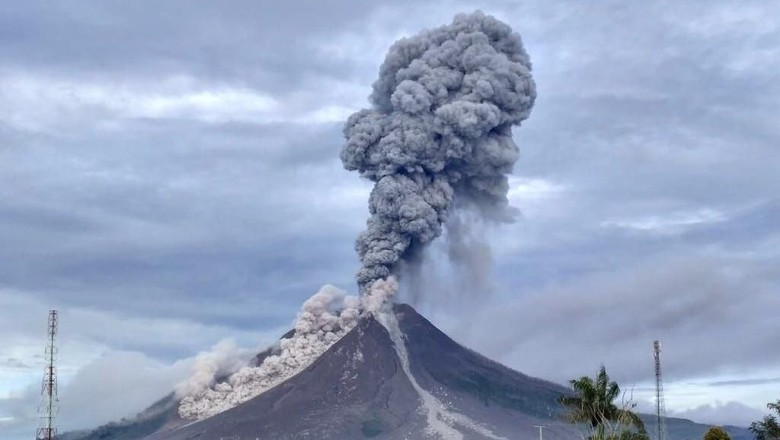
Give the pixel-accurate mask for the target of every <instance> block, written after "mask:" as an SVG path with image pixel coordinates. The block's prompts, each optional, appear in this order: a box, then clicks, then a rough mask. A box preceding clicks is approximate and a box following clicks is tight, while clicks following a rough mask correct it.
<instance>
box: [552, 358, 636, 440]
mask: <svg viewBox="0 0 780 440" xmlns="http://www.w3.org/2000/svg"><path fill="white" fill-rule="evenodd" d="M569 384H571V387H572V389H573V390H574V392H575V395H573V396H561V398H560V402H561V404H563V405H564V406H565V407H567V408H568V409H569V413H568V414H567V416H568V419H569V420H570V421H571V422H572V423H582V422H584V423H588V424H589V425H590V428H591V430H592V432H593V433H594V435H593V436H591V438H592V439H593V440H606V439H605V430H606V428H607V427H613V426H614V425H613V423H614V424H615V425H617V426H620V425H629V426H630V425H633V426H635V427H636V428H637V429H638V431H639V433H640V434H644V433H645V425H644V423H642V420H641V419H640V418H639V416H637V415H636V414H634V413H633V412H631V411H629V410H628V409H626V407H627V406H629V403H630V402H629V403H626V404H624V405H623V407H621V408H619V407H618V406H617V405H615V404H614V403H613V402H614V401H615V399H617V398H618V397H619V396H620V387H619V386H618V384H617V383H616V382H610V381H609V376H607V371H606V369H605V368H604V366H603V365H602V366H601V370H600V371H599V375H598V376H597V377H596V380H595V381H594V380H593V379H591V378H590V377H588V376H582V377H581V378H579V379H573V380H570V381H569ZM634 406H636V404H630V407H631V408H633V407H634ZM621 435H622V433H621ZM609 437H612V436H609Z"/></svg>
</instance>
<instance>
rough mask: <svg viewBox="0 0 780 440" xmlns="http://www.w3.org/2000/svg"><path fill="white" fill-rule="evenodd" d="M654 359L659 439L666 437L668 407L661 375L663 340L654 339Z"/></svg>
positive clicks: (662, 439) (663, 439)
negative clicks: (665, 403) (665, 401)
mask: <svg viewBox="0 0 780 440" xmlns="http://www.w3.org/2000/svg"><path fill="white" fill-rule="evenodd" d="M653 359H654V360H655V414H656V426H657V427H658V440H665V438H666V426H665V425H666V420H665V419H666V407H665V405H664V383H663V379H662V377H661V342H660V341H653Z"/></svg>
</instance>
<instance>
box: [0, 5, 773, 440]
mask: <svg viewBox="0 0 780 440" xmlns="http://www.w3.org/2000/svg"><path fill="white" fill-rule="evenodd" d="M326 3H327V4H326ZM770 4H772V5H774V6H770ZM475 9H482V10H483V11H484V12H486V13H488V14H492V15H495V16H496V17H498V18H499V19H501V20H503V21H505V22H507V23H508V24H510V25H511V26H512V27H513V28H514V29H515V30H517V31H518V32H519V33H520V34H521V35H522V37H523V41H524V43H525V45H526V49H527V51H528V52H529V54H530V56H531V59H532V61H533V65H534V77H535V79H536V83H537V87H538V99H537V101H536V106H535V108H534V111H533V113H532V114H531V117H530V119H529V120H527V121H526V122H525V123H524V124H523V126H522V127H521V128H519V129H516V130H515V136H514V137H515V140H516V142H517V143H518V145H519V146H520V148H521V159H520V161H519V162H518V165H517V166H516V168H515V173H514V177H513V178H512V179H511V190H510V200H511V204H512V205H513V206H515V207H517V208H518V209H519V210H520V212H521V216H520V217H519V218H518V221H516V222H515V223H513V224H507V225H501V226H499V227H488V228H486V230H485V237H486V240H487V241H488V242H489V243H490V244H491V246H492V248H493V254H492V260H493V268H492V275H491V276H490V277H489V279H490V283H489V284H490V285H489V286H483V288H480V289H468V290H466V289H463V288H462V287H459V286H462V285H463V284H461V283H458V282H456V280H453V279H451V277H450V276H449V272H448V271H447V269H446V265H445V264H431V265H430V267H431V270H432V274H431V275H430V277H431V279H432V280H436V283H434V284H435V285H437V286H438V287H437V288H431V289H430V291H429V292H426V293H425V294H424V295H421V296H419V297H413V298H412V297H410V296H408V295H407V296H406V297H404V296H403V295H404V294H403V292H402V293H401V295H402V299H405V300H407V301H413V302H414V305H415V306H417V308H418V309H419V310H420V311H421V312H422V313H424V314H425V315H426V316H428V317H429V318H430V319H431V320H432V321H433V322H434V323H435V324H436V325H438V326H439V327H441V328H442V329H443V330H445V331H446V332H448V333H449V334H451V335H452V336H453V337H454V338H455V339H457V340H458V341H459V342H461V343H463V344H465V345H467V346H469V347H471V348H473V349H476V350H477V351H480V352H482V353H484V354H486V355H488V356H490V357H492V358H494V359H496V360H499V361H501V362H503V363H505V364H507V365H509V366H511V367H513V368H515V369H518V370H520V371H523V372H525V373H528V374H531V375H535V376H540V377H544V378H547V379H550V380H554V381H557V382H560V383H565V382H566V381H567V380H568V379H570V378H573V377H578V376H581V375H583V374H591V375H593V374H595V372H596V371H597V369H598V366H599V364H601V363H603V364H605V365H606V367H607V370H608V372H609V373H610V374H611V375H612V376H613V378H615V379H617V380H618V381H619V382H620V383H621V384H622V385H623V386H624V388H631V387H633V388H634V390H635V392H634V395H635V398H636V399H637V400H639V401H640V402H641V404H642V405H643V407H644V408H650V407H651V405H652V403H651V396H652V380H653V365H652V350H651V349H652V341H653V340H654V339H660V340H661V341H662V342H663V347H664V352H663V362H664V368H665V370H664V373H665V383H666V404H667V408H668V410H669V413H672V414H679V415H683V416H686V417H690V418H693V419H694V420H697V421H701V422H705V423H734V424H741V425H747V424H749V422H750V421H752V420H755V419H757V418H759V417H760V416H761V415H762V414H763V413H764V407H765V404H766V403H767V402H769V401H774V400H776V399H777V398H780V350H778V349H777V347H780V331H778V328H779V327H780V326H779V325H778V324H777V322H778V315H779V314H780V230H779V229H778V227H777V225H778V224H779V223H778V222H780V198H779V197H778V190H777V188H778V187H780V176H779V175H778V172H777V171H778V167H779V166H780V147H778V146H779V145H780V120H778V115H779V114H780V112H779V111H778V102H780V83H779V82H778V81H777V72H778V71H779V70H780V21H778V20H777V19H776V17H777V16H780V7H779V6H778V4H776V3H771V2H763V1H743V2H738V3H735V2H727V1H688V2H679V1H671V0H670V1H646V2H618V1H603V2H575V1H572V2H566V1H555V2H550V1H543V0H538V1H524V2H516V1H509V0H507V1H501V0H496V1H474V2H469V1H446V0H434V1H428V2H424V3H423V2H405V1H398V0H394V1H383V2H370V1H364V0H353V1H339V2H317V1H309V2H306V1H285V2H275V1H234V2H227V3H226V2H193V1H184V0H182V1H168V2H151V1H134V2H105V1H72V2H42V1H41V2H37V1H29V0H26V1H6V2H2V3H0V335H2V339H0V341H1V343H0V437H2V438H4V439H7V438H11V439H16V438H19V439H21V438H29V437H30V435H32V434H33V433H34V430H35V426H36V420H35V411H36V407H37V401H38V393H39V383H40V375H41V374H42V370H43V358H42V354H43V349H44V344H45V328H46V315H47V311H48V310H49V309H52V308H56V309H58V310H59V311H60V318H61V324H60V335H59V342H60V345H59V374H60V376H59V378H60V399H61V408H62V410H61V413H60V416H61V417H60V427H61V429H62V430H68V429H75V428H86V427H91V426H94V425H96V424H98V423H104V422H107V421H109V420H115V419H118V418H120V417H122V416H127V415H132V414H134V413H135V412H137V411H138V410H140V409H142V408H143V407H145V406H146V405H147V404H149V403H151V402H152V401H153V400H155V399H156V398H158V397H161V396H162V395H164V394H166V393H167V392H168V391H169V390H171V389H172V387H173V386H174V384H176V383H177V382H178V381H180V380H181V379H182V378H184V377H186V375H187V373H188V371H189V369H190V367H191V361H192V358H193V356H195V355H196V354H197V353H198V352H199V351H202V350H207V349H209V347H211V346H213V345H214V344H216V343H217V342H219V341H220V340H223V339H225V338H233V339H234V340H235V341H236V342H237V343H238V344H240V345H242V346H245V347H262V346H264V345H265V344H268V343H269V342H271V341H273V340H274V339H275V338H276V337H278V336H279V335H281V333H283V332H284V331H285V330H286V329H287V327H288V326H289V324H290V322H291V321H292V319H293V318H294V317H295V313H296V311H297V310H298V307H299V305H300V304H301V302H302V301H303V300H304V299H306V298H307V297H309V296H310V295H311V294H313V293H314V292H316V290H317V289H318V288H319V287H320V286H321V285H323V284H325V283H332V284H335V285H337V286H340V287H342V288H344V289H347V290H349V291H352V292H355V291H356V287H355V284H354V280H353V274H354V272H355V270H356V269H357V267H358V261H357V258H356V256H355V253H354V251H353V241H354V238H355V236H356V234H357V233H358V232H359V231H360V230H361V229H362V228H363V226H364V222H365V219H366V216H367V198H368V193H369V190H370V185H369V183H368V182H365V181H361V180H360V179H359V178H358V177H357V176H356V175H355V174H354V173H349V172H347V171H344V170H343V169H342V166H341V163H340V161H339V159H338V153H339V150H340V148H341V143H342V135H341V127H342V124H343V121H344V119H345V118H346V116H348V115H349V114H350V113H352V112H353V111H356V110H358V109H360V108H361V107H365V106H366V105H367V96H368V95H369V93H370V91H371V90H370V88H371V84H372V82H373V81H374V79H375V78H376V75H377V72H378V68H379V65H380V63H381V62H382V59H383V56H384V53H385V52H386V50H387V48H388V47H389V46H390V45H391V44H392V43H393V42H394V41H395V40H397V39H398V38H401V37H402V36H405V35H412V34H414V33H416V32H417V31H419V30H421V29H424V28H428V27H433V26H437V25H441V24H445V23H448V22H449V21H450V20H451V19H452V16H453V15H454V14H456V13H458V12H471V11H473V10H475ZM443 253H444V251H443V249H441V248H440V247H439V246H436V245H434V246H433V248H432V249H430V254H429V255H430V260H431V261H433V262H436V261H438V260H437V259H438V258H439V256H440V255H441V254H443ZM117 396H122V399H117Z"/></svg>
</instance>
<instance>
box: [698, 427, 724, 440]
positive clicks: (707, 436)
mask: <svg viewBox="0 0 780 440" xmlns="http://www.w3.org/2000/svg"><path fill="white" fill-rule="evenodd" d="M704 440H731V437H730V436H729V433H728V432H726V430H725V429H723V428H721V427H720V426H713V427H712V428H710V429H709V430H707V432H706V433H704Z"/></svg>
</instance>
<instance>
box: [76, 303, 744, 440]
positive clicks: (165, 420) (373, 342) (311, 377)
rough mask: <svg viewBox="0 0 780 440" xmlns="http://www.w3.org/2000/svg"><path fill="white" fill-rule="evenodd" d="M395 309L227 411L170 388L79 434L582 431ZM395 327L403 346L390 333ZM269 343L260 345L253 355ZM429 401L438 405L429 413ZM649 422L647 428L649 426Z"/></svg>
mask: <svg viewBox="0 0 780 440" xmlns="http://www.w3.org/2000/svg"><path fill="white" fill-rule="evenodd" d="M394 311H395V316H396V318H397V322H398V330H400V334H401V336H400V337H399V335H398V333H394V334H395V337H394V336H393V335H391V334H390V332H389V331H388V329H387V328H386V327H385V326H383V325H382V324H381V323H379V322H378V321H377V320H376V319H374V318H372V317H369V318H364V319H362V320H361V321H360V323H359V324H358V325H357V326H356V327H355V328H354V329H353V330H352V331H350V332H349V333H348V334H347V335H346V336H344V337H343V338H342V339H341V340H339V341H338V342H336V343H335V344H334V345H333V346H331V347H330V348H329V349H328V350H327V351H326V352H325V353H324V354H323V355H322V356H320V357H319V358H318V359H317V360H316V361H315V362H314V363H313V364H311V365H310V366H309V367H307V368H306V369H304V370H303V371H301V372H300V373H298V374H297V375H295V376H294V377H292V378H290V379H288V380H287V381H285V382H283V383H281V384H280V385H278V386H276V387H274V388H272V389H270V390H268V391H266V392H265V393H263V394H261V395H260V396H257V397H255V398H254V399H251V400H249V401H247V402H244V403H243V404H241V405H239V406H237V407H235V408H232V409H230V410H228V411H225V412H223V413H220V414H217V415H215V416H213V417H210V418H208V419H205V420H202V421H199V422H195V423H192V422H190V421H185V420H182V419H180V418H179V416H178V412H177V408H178V400H176V399H175V398H174V396H173V394H171V395H169V396H167V397H166V398H164V399H162V400H161V401H160V402H157V403H156V404H155V405H153V406H152V407H150V408H149V409H148V410H146V411H145V412H144V413H142V414H141V415H139V417H137V418H136V419H134V420H132V421H129V422H128V421H125V422H123V423H119V424H111V425H106V426H104V427H101V428H99V429H97V430H95V431H92V432H91V433H90V434H89V436H87V437H80V438H79V437H77V438H79V439H80V440H135V439H140V438H145V439H146V440H189V439H195V438H197V439H199V440H203V439H218V438H221V437H236V436H238V437H239V438H241V439H255V438H262V439H279V440H284V439H339V440H341V439H344V440H348V439H364V438H375V439H384V440H396V439H398V440H400V439H423V438H429V434H431V432H430V426H432V425H435V424H436V423H435V422H436V420H438V419H441V418H444V419H446V420H448V422H449V423H448V425H451V426H454V427H455V429H457V432H454V431H447V432H449V434H450V436H449V437H447V436H442V437H443V438H456V439H457V438H461V439H464V440H470V439H475V440H481V439H489V438H506V439H515V438H536V437H537V436H538V430H537V428H536V427H535V426H534V425H546V426H547V429H546V430H545V434H544V435H545V437H546V438H550V439H558V440H564V439H572V440H574V439H581V438H583V435H581V433H580V432H579V431H577V427H576V426H573V425H571V424H568V423H566V422H565V421H563V420H562V418H561V417H560V415H561V408H560V405H558V403H557V399H558V397H559V396H560V395H562V394H564V393H568V392H569V391H568V390H567V389H566V388H564V387H562V386H560V385H557V384H554V383H551V382H548V381H544V380H541V379H537V378H533V377H529V376H527V375H524V374H522V373H519V372H517V371H514V370H512V369H510V368H507V367H505V366H503V365H501V364H499V363H497V362H494V361H491V360H490V359H487V358H485V357H484V356H481V355H479V354H478V353H476V352H474V351H472V350H469V349H467V348H465V347H463V346H461V345H459V344H458V343H456V342H455V341H453V340H452V339H450V338H449V337H448V336H447V335H445V334H444V333H443V332H441V331H440V330H439V329H437V328H436V327H435V326H434V325H433V324H431V323H430V322H429V321H428V320H426V319H425V318H424V317H422V316H421V315H419V314H418V313H417V312H416V311H415V310H414V309H413V308H412V307H410V306H408V305H403V304H401V305H396V306H395V308H394ZM289 335H290V334H289V333H288V334H286V336H289ZM401 337H402V338H403V341H404V342H403V347H404V348H405V350H404V351H403V354H404V356H400V355H399V354H400V353H401V351H399V350H397V349H396V348H397V347H396V346H395V344H394V342H393V341H394V340H395V341H400V340H401ZM271 353H272V350H270V349H269V350H267V351H265V352H263V353H260V354H258V355H257V356H256V357H255V358H254V362H253V363H261V362H262V361H263V359H264V358H265V357H266V356H268V355H269V354H271ZM401 357H405V358H406V359H408V365H407V364H404V363H403V361H402V360H401ZM406 366H408V369H406V368H405V367H406ZM407 371H409V373H410V375H408V374H407ZM424 395H425V396H424ZM432 407H434V409H435V410H436V411H437V412H436V414H438V415H439V417H438V419H437V418H434V419H433V422H434V423H432V419H430V416H431V414H432V412H431V408H432ZM426 410H427V411H426ZM648 421H650V420H648ZM667 426H668V428H669V429H668V432H669V440H695V439H698V438H701V435H703V433H704V432H705V431H706V429H707V428H708V426H706V425H700V424H695V423H693V422H690V421H687V420H682V419H667ZM449 429H451V430H452V428H449ZM648 430H649V432H651V433H652V432H653V431H652V426H650V425H649V426H648ZM730 433H731V434H732V438H735V439H739V440H748V439H749V438H750V437H749V433H748V431H747V430H746V429H741V428H732V427H730ZM430 438H439V437H437V436H433V437H430Z"/></svg>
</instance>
